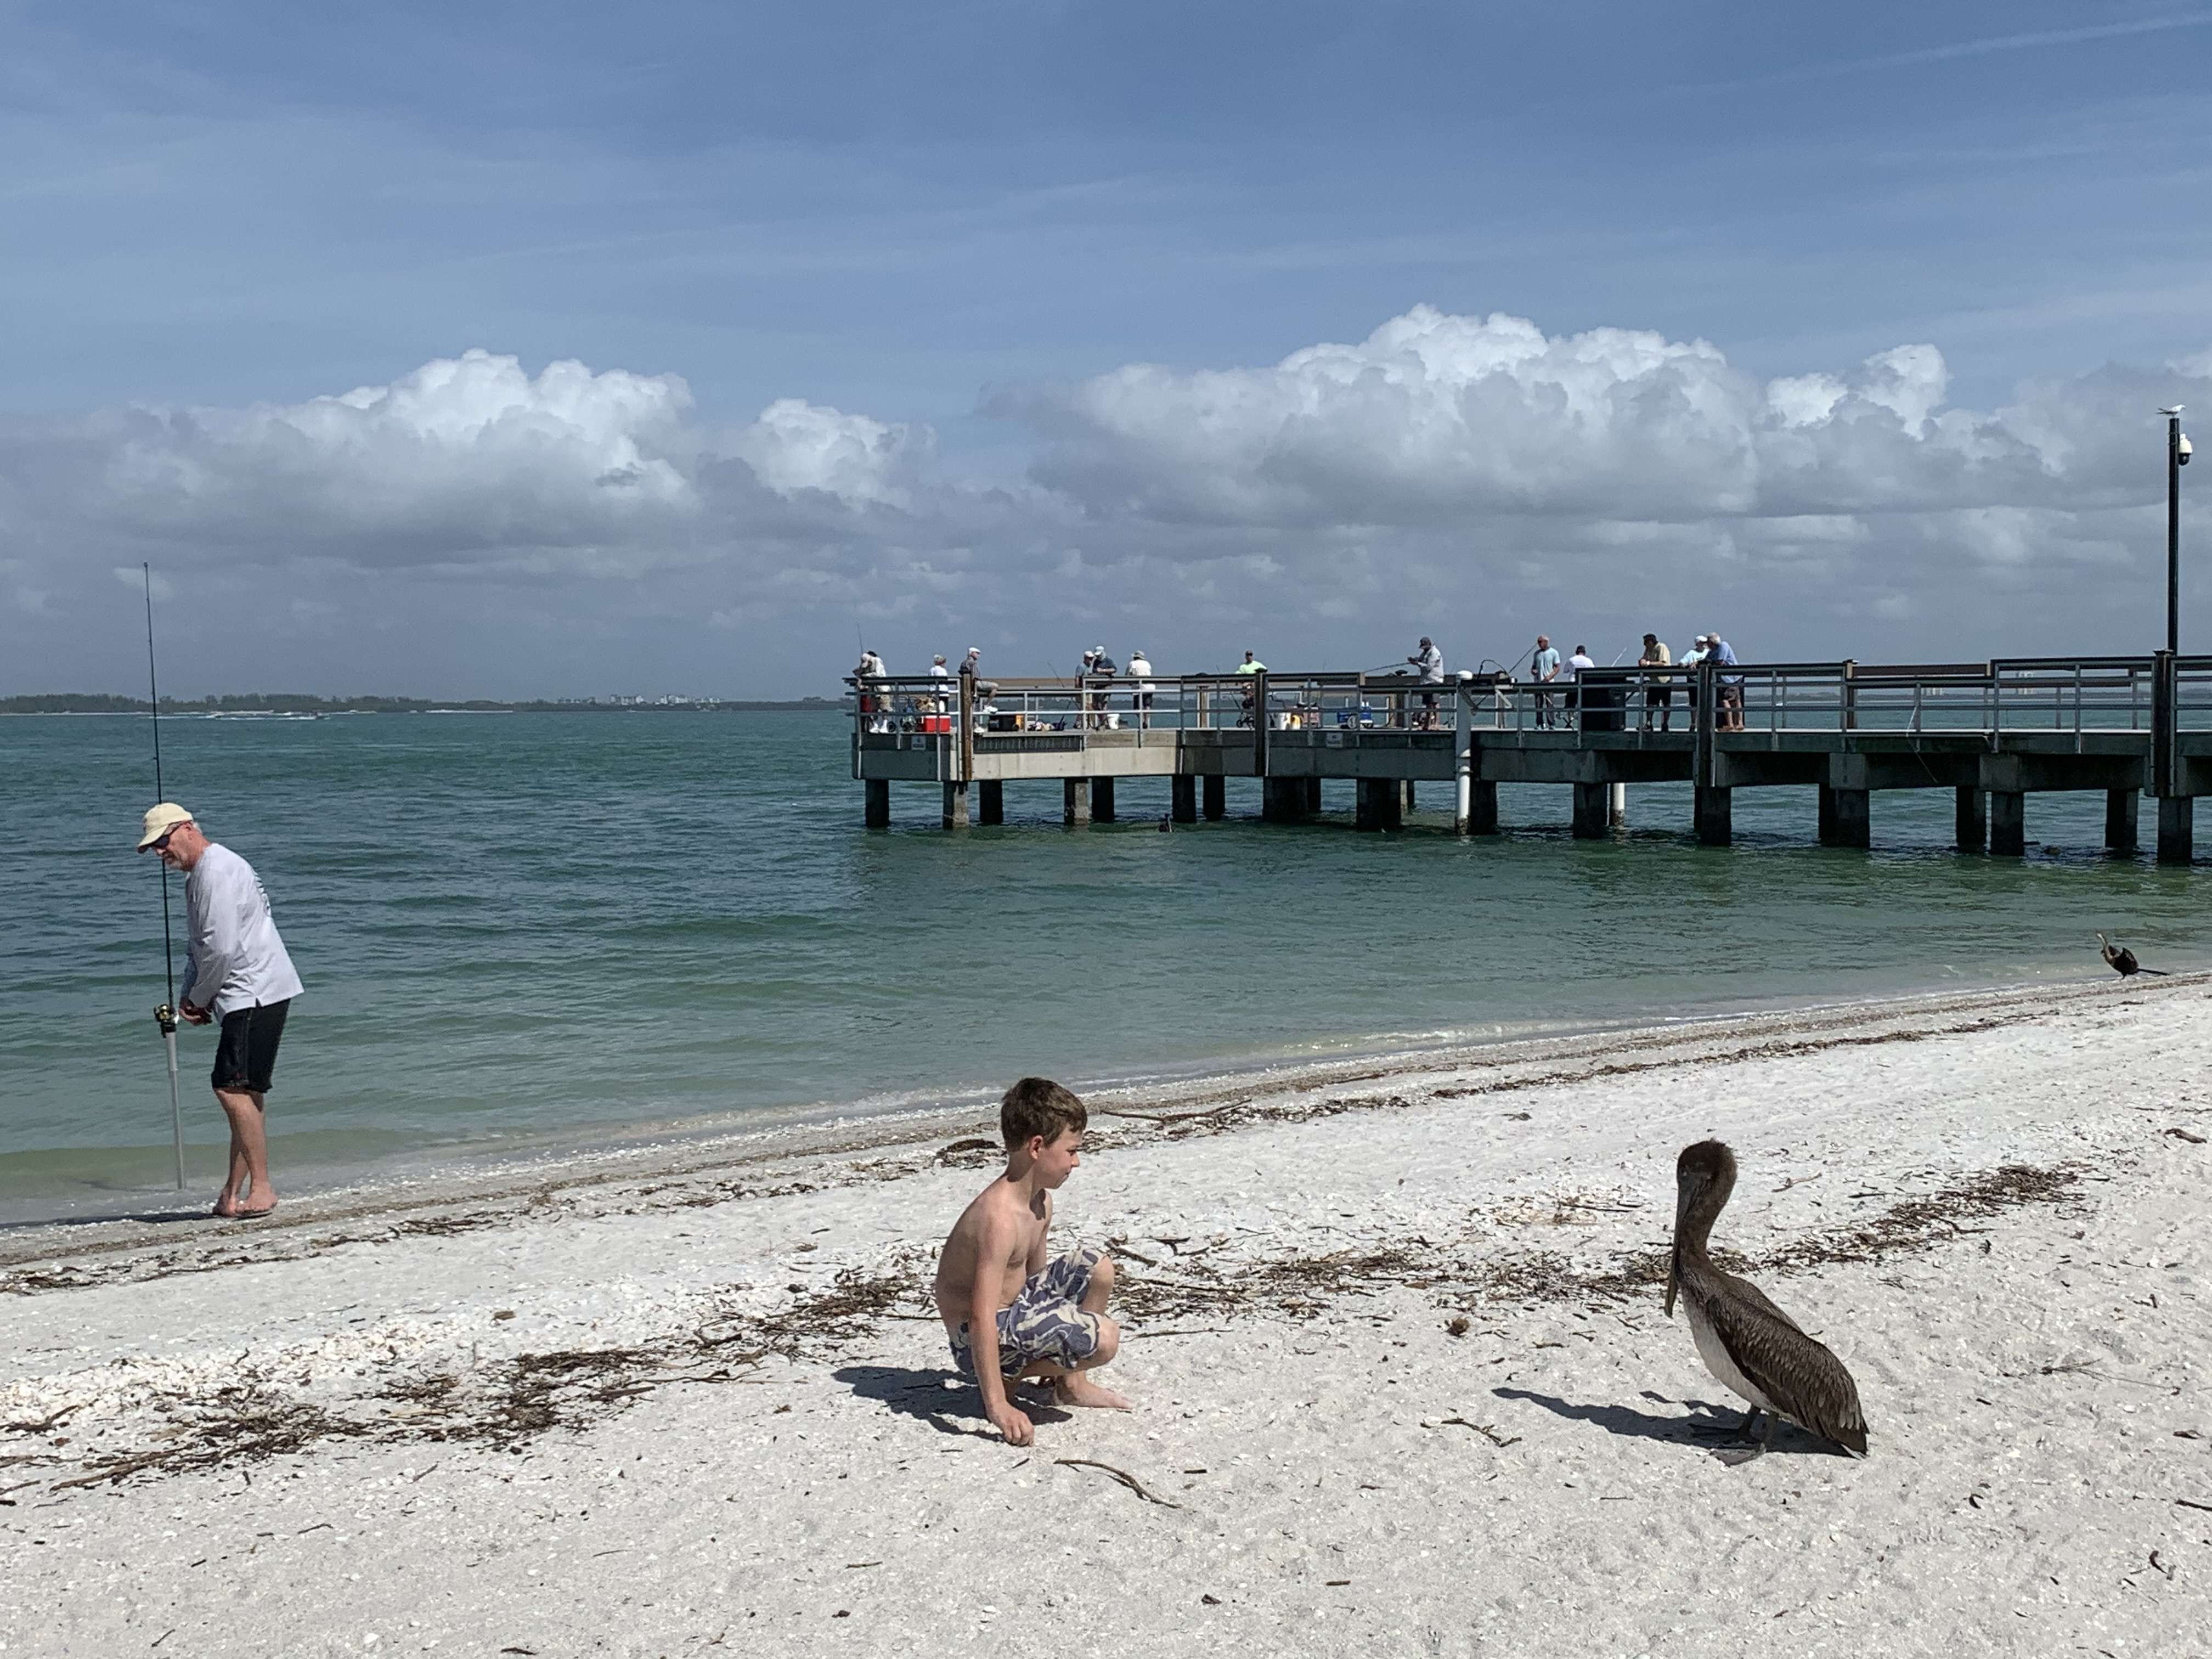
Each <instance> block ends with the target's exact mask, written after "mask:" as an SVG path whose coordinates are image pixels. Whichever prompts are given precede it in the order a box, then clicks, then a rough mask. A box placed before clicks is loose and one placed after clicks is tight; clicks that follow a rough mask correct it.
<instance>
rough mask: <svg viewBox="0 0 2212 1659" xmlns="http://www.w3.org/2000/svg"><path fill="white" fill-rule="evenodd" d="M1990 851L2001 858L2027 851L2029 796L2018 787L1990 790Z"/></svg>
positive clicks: (2017, 855)
mask: <svg viewBox="0 0 2212 1659" xmlns="http://www.w3.org/2000/svg"><path fill="white" fill-rule="evenodd" d="M1990 852H1991V853H1993V854H1996V856H1997V857H1999V858H2001V859H2002V858H2011V859H2016V858H2018V857H2020V856H2021V854H2023V853H2025V852H2027V796H2026V795H2023V794H2021V793H2020V792H2019V791H2018V790H2017V789H1992V790H1990Z"/></svg>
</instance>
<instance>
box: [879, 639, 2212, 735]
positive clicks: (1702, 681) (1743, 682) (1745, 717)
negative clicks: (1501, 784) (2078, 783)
mask: <svg viewBox="0 0 2212 1659" xmlns="http://www.w3.org/2000/svg"><path fill="white" fill-rule="evenodd" d="M2159 662H2160V659H2157V658H2154V657H2037V658H2003V659H1996V660H1993V661H1989V662H1975V663H1903V664H1875V663H1858V662H1852V661H1841V662H1802V663H1741V664H1729V665H1717V664H1710V663H1701V664H1695V665H1680V664H1676V665H1671V666H1668V667H1663V668H1641V667H1606V668H1588V669H1584V670H1583V671H1582V672H1581V674H1580V675H1579V676H1577V678H1575V679H1572V680H1565V679H1560V680H1554V681H1552V682H1549V683H1543V682H1536V681H1528V680H1514V679H1510V678H1504V677H1484V678H1474V677H1472V676H1456V675H1455V676H1453V677H1450V678H1447V679H1446V680H1445V681H1443V683H1441V684H1437V683H1425V682H1423V681H1421V680H1419V679H1418V678H1415V677H1413V676H1411V675H1404V674H1379V675H1378V674H1365V673H1346V672H1341V671H1318V672H1307V673H1298V672H1290V673H1285V672H1279V671H1268V672H1261V673H1254V674H1234V673H1231V674H1182V675H1166V674H1155V675H1151V676H1148V677H1146V678H1141V679H1138V678H1131V677H1129V676H1127V675H1111V676H1082V677H1078V678H1015V677H1006V678H981V679H969V680H966V681H964V682H963V678H962V677H959V676H953V677H949V678H937V677H932V676H927V675H887V676H884V677H882V678H872V679H870V680H868V681H867V682H866V683H865V684H862V683H861V682H860V681H858V680H854V679H848V681H847V684H848V685H851V686H853V687H854V693H855V695H854V698H853V703H852V707H853V714H854V732H855V736H856V738H859V739H860V744H861V746H862V747H870V746H878V747H905V746H907V745H906V744H903V743H900V742H897V741H895V740H896V739H902V738H914V737H925V738H926V737H932V736H935V737H942V738H950V737H951V736H952V735H954V734H955V733H956V732H957V731H959V730H960V729H961V720H962V711H963V709H964V710H965V711H966V725H967V730H968V731H969V733H970V734H971V735H972V736H974V737H975V738H981V739H983V740H985V741H986V743H989V742H990V741H991V740H994V739H1001V738H1013V737H1016V736H1021V737H1026V738H1037V737H1044V736H1048V735H1058V736H1063V737H1067V736H1072V737H1077V738H1096V737H1099V736H1101V735H1103V734H1105V733H1109V732H1112V733H1126V734H1127V735H1126V736H1123V737H1121V738H1116V739H1115V741H1117V742H1120V743H1128V744H1139V745H1141V744H1144V743H1146V741H1147V740H1148V739H1149V738H1151V737H1152V734H1154V733H1173V732H1190V731H1217V732H1218V731H1236V730H1239V729H1243V730H1250V729H1253V728H1254V727H1255V726H1265V727H1266V728H1267V729H1268V730H1270V731H1298V730H1310V731H1316V730H1317V731H1323V732H1332V733H1334V734H1337V738H1338V739H1339V740H1340V741H1350V740H1356V739H1357V738H1358V736H1359V735H1360V734H1363V733H1368V732H1391V733H1401V732H1420V731H1445V730H1450V729H1452V728H1454V727H1456V726H1460V725H1461V724H1462V721H1463V722H1464V723H1465V724H1466V725H1467V726H1472V727H1474V728H1475V729H1477V730H1487V731H1493V732H1516V733H1518V734H1521V735H1522V737H1524V738H1527V739H1528V740H1530V741H1541V742H1543V743H1545V744H1567V745H1571V746H1572V745H1580V744H1594V745H1601V746H1604V747H1607V748H1617V747H1622V746H1646V745H1652V746H1662V747H1673V746H1676V745H1677V744H1686V743H1687V742H1688V741H1689V738H1690V735H1691V733H1692V732H1693V731H1694V730H1696V729H1697V727H1698V726H1699V724H1700V711H1701V710H1702V711H1705V712H1704V714H1703V720H1704V721H1705V722H1706V723H1709V724H1710V725H1711V727H1712V729H1713V730H1714V731H1716V732H1718V733H1720V734H1722V735H1724V736H1727V735H1733V734H1742V735H1745V736H1749V735H1750V734H1765V735H1766V736H1768V737H1770V738H1780V737H1781V736H1782V735H1784V734H1785V733H1793V732H1794V733H1802V734H1807V735H1810V734H1814V733H1823V732H1830V733H1832V732H1869V733H1874V732H1889V733H1898V732H1903V733H1913V734H1920V733H1929V734H1937V733H1941V734H1949V735H1958V736H1964V735H1969V734H1973V733H1980V734H1983V735H1984V736H1994V735H1996V734H1997V733H2001V732H2012V733H2024V732H2045V733H2064V734H2072V735H2076V736H2087V735H2093V734H2100V733H2111V732H2151V731H2153V730H2154V729H2155V728H2156V727H2157V726H2158V725H2159V723H2160V722H2159V715H2160V703H2161V696H2162V695H2163V696H2165V698H2166V700H2168V701H2170V702H2171V708H2172V728H2171V729H2172V730H2175V731H2177V732H2179V731H2207V730H2212V657H2182V658H2178V659H2173V662H2172V668H2171V670H2169V671H2168V672H2169V673H2170V675H2171V684H2170V685H2169V686H2168V687H2167V688H2166V691H2165V692H2164V693H2163V694H2161V690H2160V684H2159V672H2160V670H2159ZM1462 702H1464V707H1463V708H1462Z"/></svg>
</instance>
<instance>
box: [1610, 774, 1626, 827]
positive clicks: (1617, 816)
mask: <svg viewBox="0 0 2212 1659" xmlns="http://www.w3.org/2000/svg"><path fill="white" fill-rule="evenodd" d="M1605 790H1606V793H1605V827H1606V828H1607V829H1627V828H1628V786H1627V785H1626V784H1625V783H1608V784H1607V785H1606V787H1605Z"/></svg>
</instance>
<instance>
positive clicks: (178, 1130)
mask: <svg viewBox="0 0 2212 1659" xmlns="http://www.w3.org/2000/svg"><path fill="white" fill-rule="evenodd" d="M138 569H139V572H140V574H142V575H143V576H144V577H145V579H146V699H147V702H148V704H149V707H150V708H152V710H153V714H154V799H155V800H157V801H158V800H166V799H168V797H167V794H166V793H163V790H162V787H161V684H160V682H159V681H158V680H157V679H156V678H155V674H154V567H153V566H152V565H150V564H141V565H140V566H139V567H138ZM154 856H155V860H158V861H159V862H160V864H161V984H162V988H163V993H164V997H165V1000H163V1001H162V1002H161V1005H160V1006H157V1007H156V1008H155V1010H154V1024H156V1025H158V1026H159V1027H160V1028H161V1042H162V1043H163V1044H164V1045H165V1046H166V1047H167V1049H168V1051H169V1139H170V1143H171V1145H172V1146H174V1147H175V1149H176V1155H177V1190H178V1191H179V1192H180V1193H181V1192H182V1191H184V1190H185V1109H184V1105H183V1103H182V1102H181V1101H179V1098H178V1096H177V1011H176V1008H175V1006H174V1005H175V1003H176V1000H177V950H176V945H175V943H174V941H173V939H172V937H171V935H170V933H169V861H168V860H167V859H165V858H163V857H162V856H161V854H159V853H156V854H155V855H154Z"/></svg>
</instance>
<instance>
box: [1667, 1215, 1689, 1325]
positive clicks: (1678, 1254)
mask: <svg viewBox="0 0 2212 1659" xmlns="http://www.w3.org/2000/svg"><path fill="white" fill-rule="evenodd" d="M1689 1218H1690V1186H1689V1183H1688V1182H1683V1183H1682V1185H1680V1187H1678V1188H1676V1189H1675V1192H1674V1247H1673V1249H1670V1250H1669V1251H1668V1255H1667V1317H1668V1318H1669V1319H1672V1318H1673V1317H1674V1292H1675V1291H1676V1290H1677V1289H1678V1288H1679V1287H1680V1285H1681V1282H1682V1229H1683V1227H1684V1225H1686V1223H1687V1222H1688V1221H1689Z"/></svg>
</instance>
